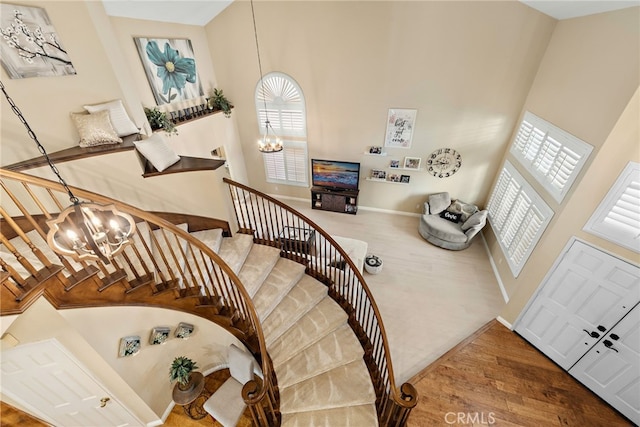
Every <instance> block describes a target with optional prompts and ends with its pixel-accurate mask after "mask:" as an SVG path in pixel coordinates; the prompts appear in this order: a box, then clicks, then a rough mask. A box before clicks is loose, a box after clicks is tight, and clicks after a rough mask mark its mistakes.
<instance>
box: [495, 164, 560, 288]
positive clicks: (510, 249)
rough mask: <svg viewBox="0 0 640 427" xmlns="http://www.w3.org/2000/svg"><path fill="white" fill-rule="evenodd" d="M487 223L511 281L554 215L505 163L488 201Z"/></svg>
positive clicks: (515, 171) (511, 166)
mask: <svg viewBox="0 0 640 427" xmlns="http://www.w3.org/2000/svg"><path fill="white" fill-rule="evenodd" d="M487 210H488V211H489V221H490V222H491V227H492V228H493V231H494V233H495V234H496V238H497V240H498V243H499V244H500V247H501V248H502V252H503V253H504V254H505V257H506V259H507V263H508V264H509V267H510V268H511V272H512V273H513V275H514V277H517V276H518V274H520V270H522V267H523V266H524V264H525V263H526V262H527V259H528V258H529V255H531V252H533V248H534V247H535V246H536V244H537V243H538V240H540V237H541V236H542V233H544V230H545V228H546V227H547V225H548V224H549V221H551V218H552V217H553V211H552V210H551V208H550V207H549V206H548V205H547V204H546V203H545V202H544V200H542V198H541V197H540V196H539V195H538V193H536V192H535V191H534V189H533V188H532V187H531V186H530V185H529V183H527V181H526V180H525V179H524V178H523V177H522V175H520V173H518V171H517V170H516V169H515V168H514V167H513V165H512V164H511V163H510V162H509V161H506V162H505V164H504V168H503V169H502V172H501V173H500V176H499V177H498V181H497V182H496V185H495V187H494V189H493V192H492V194H491V197H490V198H489V205H488V207H487Z"/></svg>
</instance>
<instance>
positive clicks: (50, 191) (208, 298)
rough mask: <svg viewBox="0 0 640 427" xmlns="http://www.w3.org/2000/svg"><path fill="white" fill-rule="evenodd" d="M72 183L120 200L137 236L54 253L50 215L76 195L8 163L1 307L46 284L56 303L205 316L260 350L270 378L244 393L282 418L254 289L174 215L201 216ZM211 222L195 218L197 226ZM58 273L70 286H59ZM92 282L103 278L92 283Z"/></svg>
mask: <svg viewBox="0 0 640 427" xmlns="http://www.w3.org/2000/svg"><path fill="white" fill-rule="evenodd" d="M72 191H73V193H74V194H75V195H76V196H77V197H78V198H80V199H81V200H82V201H83V202H91V203H99V204H113V205H115V206H116V208H117V209H118V210H120V211H121V212H125V213H128V214H129V215H131V216H132V217H133V218H134V219H135V222H136V228H137V232H136V234H134V235H133V236H131V237H130V240H131V243H130V244H129V245H127V247H126V248H125V250H124V251H123V252H121V253H120V254H118V255H117V256H116V257H114V258H112V259H111V260H110V262H109V263H104V262H102V261H100V260H95V261H93V260H91V261H87V260H83V261H77V260H74V259H71V258H68V257H65V256H59V255H57V254H55V253H54V252H53V251H52V250H51V249H50V248H49V247H48V246H47V244H46V234H47V232H48V226H47V224H46V221H47V220H49V219H51V218H52V217H54V216H55V215H56V214H57V213H58V212H60V211H61V210H62V209H64V207H65V205H66V204H69V203H66V204H65V203H63V201H64V200H65V195H66V192H65V190H64V189H63V187H62V185H60V184H59V183H56V182H53V181H49V180H44V179H40V178H36V177H33V176H30V175H25V174H21V173H17V172H12V171H8V170H4V169H0V226H1V228H0V244H1V245H0V267H1V269H2V275H1V276H0V279H1V280H0V283H1V285H0V286H1V288H0V289H1V290H2V296H3V298H0V304H1V313H0V314H2V315H6V314H15V313H20V312H22V311H24V310H25V309H26V307H28V306H29V305H30V303H31V302H33V301H35V299H37V298H38V297H39V296H40V295H42V294H44V295H45V296H46V297H47V298H48V299H49V300H50V302H51V303H52V304H53V305H54V306H56V307H58V308H64V307H83V306H99V305H112V304H123V305H129V304H131V305H133V304H156V305H159V306H169V307H172V308H174V307H179V308H180V309H184V310H187V311H191V312H193V313H194V314H198V315H201V316H203V317H207V318H209V320H212V321H215V322H216V323H218V324H220V325H221V326H223V327H225V328H226V329H227V330H229V331H230V332H232V333H233V334H234V335H235V336H236V337H238V338H239V339H240V340H241V341H242V342H243V343H244V344H245V345H246V346H247V348H248V349H249V350H250V351H251V352H252V353H254V355H256V356H257V357H256V359H257V360H258V361H259V363H260V367H261V370H262V372H263V374H264V380H263V381H262V382H260V383H252V384H249V385H250V386H251V387H252V388H251V393H248V394H247V395H246V402H247V405H248V406H249V407H250V408H251V412H252V414H253V417H254V423H255V424H256V425H258V426H273V425H278V424H279V422H280V421H279V420H280V414H279V412H278V411H279V403H278V393H277V386H276V380H275V375H274V374H273V369H272V367H271V360H270V358H269V357H268V354H267V349H266V344H265V341H264V336H263V333H262V328H261V326H260V321H259V319H258V316H257V314H256V311H255V307H254V306H253V303H252V301H251V297H250V296H249V294H248V293H247V292H246V290H245V289H244V287H243V285H242V283H241V282H240V280H239V279H238V276H237V275H236V273H235V272H234V271H233V270H232V269H231V267H229V265H227V264H226V263H225V262H224V261H223V260H222V259H221V258H220V257H219V256H218V254H216V253H215V252H214V251H213V250H212V249H211V248H209V247H208V246H206V245H205V244H204V243H203V242H202V241H200V240H199V239H196V238H194V237H192V236H191V235H190V234H189V232H187V231H185V229H184V227H181V226H176V225H175V224H174V223H173V222H175V223H179V221H180V220H181V219H186V218H187V217H189V219H190V220H191V218H190V217H193V216H186V215H181V214H176V215H174V216H171V214H168V215H169V216H170V217H171V218H167V219H165V218H164V217H163V216H162V215H154V214H153V213H149V212H146V211H142V210H140V209H137V208H135V207H133V206H130V205H127V204H124V203H121V202H118V201H116V200H113V199H110V198H107V197H104V196H101V195H98V194H95V193H91V192H88V191H84V190H80V189H77V188H73V189H72ZM165 216H166V214H165ZM174 217H175V218H174ZM194 218H200V219H201V220H205V219H204V218H202V217H194ZM170 219H171V221H170ZM212 221H213V222H214V223H216V225H218V226H219V225H220V224H221V223H222V222H221V221H219V220H212ZM191 225H192V224H189V227H191ZM206 228H207V227H204V226H202V224H196V227H195V229H193V230H191V229H190V230H189V231H200V230H204V229H206ZM226 228H227V229H226V230H225V231H224V232H225V233H226V234H227V235H229V230H228V225H227V226H226ZM50 279H56V280H55V281H54V282H55V283H60V284H62V287H57V286H52V285H51V283H52V280H50ZM85 283H87V284H85ZM89 283H95V284H96V285H97V287H96V288H95V289H93V290H91V289H89V288H88V286H89Z"/></svg>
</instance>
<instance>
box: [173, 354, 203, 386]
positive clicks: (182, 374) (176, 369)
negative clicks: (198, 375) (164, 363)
mask: <svg viewBox="0 0 640 427" xmlns="http://www.w3.org/2000/svg"><path fill="white" fill-rule="evenodd" d="M197 368H198V365H197V364H196V362H194V361H193V360H191V359H189V358H188V357H185V356H178V357H176V358H175V359H173V363H171V367H170V368H169V379H170V380H171V382H174V381H177V382H178V388H179V389H180V390H183V391H184V390H188V389H189V386H190V382H191V372H193V370H194V369H197Z"/></svg>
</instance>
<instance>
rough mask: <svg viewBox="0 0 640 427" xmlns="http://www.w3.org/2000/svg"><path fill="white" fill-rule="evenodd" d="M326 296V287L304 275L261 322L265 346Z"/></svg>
mask: <svg viewBox="0 0 640 427" xmlns="http://www.w3.org/2000/svg"><path fill="white" fill-rule="evenodd" d="M326 295H327V287H326V286H325V285H323V284H322V283H320V282H318V281H317V280H316V279H314V278H313V277H311V276H307V275H306V274H305V275H304V276H303V277H302V279H300V281H298V283H296V285H295V286H294V287H293V288H292V289H291V291H289V293H288V294H287V296H285V297H284V298H283V299H282V301H280V304H278V306H277V307H276V308H275V309H274V310H273V311H272V312H271V314H270V315H269V316H267V318H266V319H265V320H264V322H262V331H263V333H264V337H265V341H266V343H267V346H268V345H270V344H271V343H272V342H273V341H275V339H276V338H278V337H279V336H280V335H282V334H283V333H284V332H285V331H286V330H287V329H289V328H290V327H291V326H292V325H293V324H294V323H295V322H297V321H298V320H299V319H300V318H301V317H302V316H304V314H305V313H306V312H308V311H309V310H311V309H312V308H313V307H314V306H315V305H316V304H317V303H319V302H320V301H321V300H322V299H323V298H324V297H325V296H326Z"/></svg>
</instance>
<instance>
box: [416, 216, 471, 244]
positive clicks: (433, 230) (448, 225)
mask: <svg viewBox="0 0 640 427" xmlns="http://www.w3.org/2000/svg"><path fill="white" fill-rule="evenodd" d="M422 222H423V223H424V225H425V228H426V231H428V233H429V234H430V235H432V236H434V237H437V238H438V239H440V240H444V241H447V242H452V243H465V242H466V241H467V235H466V234H464V233H463V232H462V230H460V224H456V223H453V222H451V221H447V220H446V219H442V218H440V216H438V215H422Z"/></svg>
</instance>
